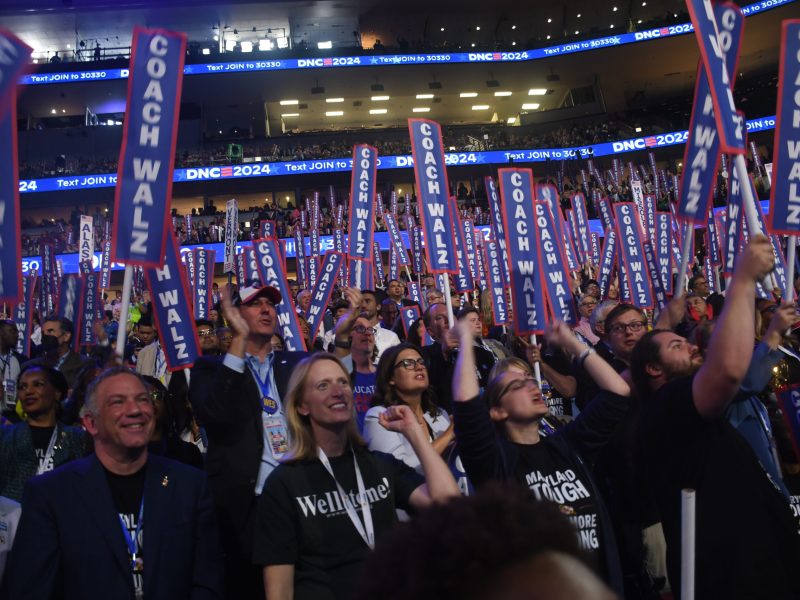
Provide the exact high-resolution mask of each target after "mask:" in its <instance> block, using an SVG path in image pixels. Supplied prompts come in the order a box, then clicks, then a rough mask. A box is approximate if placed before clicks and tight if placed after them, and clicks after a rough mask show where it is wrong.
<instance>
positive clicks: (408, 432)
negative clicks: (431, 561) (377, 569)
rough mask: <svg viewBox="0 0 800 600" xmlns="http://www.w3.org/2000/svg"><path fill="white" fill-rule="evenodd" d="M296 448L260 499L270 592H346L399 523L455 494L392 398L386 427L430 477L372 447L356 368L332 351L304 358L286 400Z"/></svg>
mask: <svg viewBox="0 0 800 600" xmlns="http://www.w3.org/2000/svg"><path fill="white" fill-rule="evenodd" d="M284 403H285V410H286V419H287V425H288V429H289V447H288V449H287V452H286V458H285V459H284V461H283V464H281V465H280V466H278V468H276V469H275V470H274V471H273V472H272V474H271V475H270V476H269V477H268V479H267V481H266V483H265V484H264V490H263V493H262V494H261V498H260V500H259V506H258V511H257V518H256V531H255V552H254V560H255V562H256V564H260V565H262V566H263V567H264V589H265V592H266V595H267V598H269V600H288V599H291V598H297V599H303V598H308V599H317V598H342V599H344V598H349V597H350V596H351V595H352V592H353V588H354V585H355V579H356V577H357V576H358V573H359V569H360V566H361V563H362V561H363V560H364V557H365V556H366V554H367V553H368V552H369V550H370V549H372V548H373V547H374V545H375V540H376V538H379V537H380V536H381V535H382V534H383V533H385V532H386V531H387V530H388V529H389V528H390V527H391V526H392V525H393V524H394V523H395V521H396V515H395V511H396V509H398V508H401V509H404V510H412V511H413V510H415V509H420V508H423V507H425V506H428V505H430V504H431V503H432V502H439V501H443V500H446V499H447V498H449V497H451V496H457V495H458V487H457V486H456V483H455V481H454V480H453V477H452V475H451V474H450V471H449V469H448V468H447V465H446V464H445V463H444V461H443V460H442V459H441V457H440V456H439V455H438V454H437V452H436V451H435V450H434V448H433V446H432V445H431V443H430V442H429V440H428V437H427V436H426V435H425V432H424V431H423V430H422V428H421V427H419V424H418V423H417V419H416V416H415V415H414V413H413V411H412V410H411V409H410V408H409V407H408V406H404V405H400V406H392V407H390V408H389V409H387V410H386V411H385V412H384V413H382V414H381V417H380V419H381V425H382V426H383V427H385V428H386V429H388V430H390V431H396V432H399V433H401V434H403V435H404V436H405V437H406V439H408V441H409V443H410V444H411V446H412V448H413V449H414V452H415V453H416V454H417V457H418V458H419V461H420V464H421V465H422V471H423V473H424V478H423V477H422V476H420V475H419V474H417V473H416V472H415V471H414V470H413V469H411V468H410V467H408V466H406V465H405V464H403V463H402V462H400V461H398V460H396V459H395V458H393V457H391V456H389V455H386V454H382V453H379V452H371V451H369V450H367V449H366V445H365V444H364V441H363V440H362V439H361V436H360V435H359V433H358V427H357V425H356V421H355V418H354V415H353V393H352V389H351V387H350V376H349V374H348V373H347V371H346V370H345V368H344V366H343V365H342V363H341V362H340V361H339V360H338V359H337V358H336V357H335V356H333V355H331V354H325V353H317V354H314V355H312V356H310V357H308V358H307V359H305V360H303V361H301V362H300V363H299V364H298V366H297V368H296V369H295V371H294V373H293V374H292V378H291V380H290V382H289V391H288V393H287V396H286V398H285V400H284Z"/></svg>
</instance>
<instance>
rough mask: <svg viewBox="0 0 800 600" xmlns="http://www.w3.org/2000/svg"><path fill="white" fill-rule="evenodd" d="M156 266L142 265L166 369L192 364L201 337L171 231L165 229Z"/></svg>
mask: <svg viewBox="0 0 800 600" xmlns="http://www.w3.org/2000/svg"><path fill="white" fill-rule="evenodd" d="M161 262H162V263H163V265H162V266H161V267H158V268H155V269H149V268H148V269H145V271H144V274H145V279H146V281H147V289H149V290H150V296H151V298H152V299H153V315H154V316H155V318H156V323H155V324H156V326H157V327H158V333H159V336H160V338H161V347H162V348H163V349H164V355H165V357H166V359H167V369H168V370H169V371H178V370H180V369H185V368H187V367H191V366H192V365H193V364H194V361H195V359H196V358H197V357H198V356H200V338H199V337H198V335H197V328H196V327H195V325H194V315H192V309H191V307H190V306H189V298H190V296H189V288H188V285H187V282H186V276H185V274H184V270H183V268H182V267H181V262H180V255H179V253H178V246H177V245H176V243H175V236H174V235H173V234H172V232H168V233H167V249H166V253H165V255H164V258H163V259H162V261H161Z"/></svg>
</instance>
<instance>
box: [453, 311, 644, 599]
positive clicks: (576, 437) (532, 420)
mask: <svg viewBox="0 0 800 600" xmlns="http://www.w3.org/2000/svg"><path fill="white" fill-rule="evenodd" d="M453 335H456V336H457V337H458V339H459V340H460V341H461V344H460V348H461V350H460V352H459V354H458V359H457V361H456V366H455V372H454V374H453V416H454V419H455V432H456V440H457V441H458V445H459V452H460V455H461V459H462V461H463V462H464V466H465V467H466V470H467V475H468V476H469V478H470V481H471V482H472V484H473V485H475V487H476V488H480V487H481V486H482V485H484V484H486V483H487V482H489V481H492V480H500V481H516V482H518V483H520V484H521V485H524V486H525V487H527V488H529V489H530V490H531V491H532V492H533V494H534V496H536V498H537V499H539V500H549V501H552V502H555V503H556V504H558V505H559V507H560V508H561V510H562V512H564V513H565V514H566V515H567V516H569V517H570V520H572V522H573V524H574V525H575V526H576V530H577V533H578V536H579V539H580V541H581V544H582V546H583V547H584V549H586V550H587V551H589V552H590V553H591V554H592V555H593V556H594V560H595V562H596V564H597V567H598V571H599V573H600V574H601V575H602V576H603V577H604V578H605V580H606V581H607V582H608V583H609V585H610V586H611V587H612V588H613V589H615V590H616V591H617V592H619V593H622V590H623V586H622V576H621V570H620V565H619V557H618V553H617V545H616V541H615V539H614V534H613V529H612V526H611V521H610V517H609V515H608V512H607V510H606V508H605V506H604V504H603V500H602V498H601V496H600V494H599V493H598V490H597V487H596V485H595V483H594V481H593V479H592V475H591V464H592V462H593V460H594V458H595V456H596V455H597V452H598V451H599V450H600V449H601V448H602V447H603V445H604V444H605V443H606V442H607V441H608V439H609V438H610V437H611V435H612V434H613V432H614V430H615V428H616V426H617V425H618V424H619V422H620V421H621V419H622V418H623V416H624V415H625V412H626V410H627V407H628V396H630V387H629V386H628V384H627V383H626V382H625V381H624V380H623V379H622V377H620V376H619V375H618V374H617V373H616V371H614V369H613V368H611V366H610V365H609V364H608V363H607V362H606V361H605V360H603V359H602V358H601V357H599V356H597V354H596V353H595V351H594V350H593V349H592V348H591V347H590V346H588V345H587V344H585V343H584V342H582V341H580V340H578V338H577V337H575V334H574V333H572V331H571V330H570V329H569V327H568V326H567V325H565V324H564V323H562V322H561V321H556V322H555V323H552V324H551V325H550V326H548V330H547V332H546V338H547V341H548V343H549V344H551V346H555V347H560V348H562V349H564V350H565V351H566V352H567V353H569V354H572V355H574V356H575V357H576V360H577V362H578V364H579V365H582V366H583V368H585V369H586V371H587V372H588V373H589V374H590V375H591V376H592V377H593V378H594V379H595V381H596V382H597V384H598V386H599V387H600V388H601V390H604V391H601V392H600V394H599V395H598V396H597V397H596V398H595V400H593V401H592V402H591V403H590V404H589V406H587V408H586V409H585V410H584V411H582V412H581V414H580V415H579V416H578V417H577V418H576V419H575V420H573V421H572V422H570V423H568V424H567V425H565V426H563V427H561V428H560V429H558V430H557V431H555V432H554V433H553V434H551V435H549V436H547V437H544V436H542V435H540V426H541V422H542V418H543V417H545V416H546V415H547V413H548V408H547V404H545V402H544V400H543V398H542V392H541V390H540V389H539V386H538V384H537V382H536V380H535V379H533V378H532V377H530V376H529V375H526V374H524V373H523V372H520V370H519V369H512V370H506V371H504V372H503V373H500V374H499V375H497V376H495V377H494V378H493V379H492V380H491V381H490V382H489V384H488V385H487V387H486V390H485V392H484V394H483V398H480V397H479V392H480V388H479V385H478V380H477V378H476V376H475V357H474V355H473V352H472V345H471V344H470V343H469V341H470V339H471V338H470V336H471V335H472V332H471V330H470V328H469V327H468V326H466V325H464V324H463V323H458V324H457V325H456V327H455V328H454V331H453Z"/></svg>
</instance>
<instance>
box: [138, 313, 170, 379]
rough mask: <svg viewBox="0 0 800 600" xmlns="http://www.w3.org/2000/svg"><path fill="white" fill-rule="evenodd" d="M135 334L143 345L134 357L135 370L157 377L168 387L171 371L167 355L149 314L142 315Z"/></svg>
mask: <svg viewBox="0 0 800 600" xmlns="http://www.w3.org/2000/svg"><path fill="white" fill-rule="evenodd" d="M137 335H138V336H139V340H140V341H141V343H142V344H144V347H143V348H142V349H141V350H139V354H138V355H137V357H136V372H137V373H139V374H140V375H148V376H150V377H155V378H156V379H158V380H159V381H160V382H161V383H162V384H163V385H164V387H169V382H170V381H171V380H172V375H173V374H172V372H170V371H168V370H167V355H166V354H165V353H164V348H162V347H161V341H160V340H159V339H158V331H157V330H156V328H155V327H154V325H153V322H152V320H151V318H150V316H149V315H146V316H143V317H142V318H141V319H140V320H139V323H138V324H137Z"/></svg>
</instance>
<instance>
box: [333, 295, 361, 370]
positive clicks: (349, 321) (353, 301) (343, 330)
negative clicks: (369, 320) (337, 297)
mask: <svg viewBox="0 0 800 600" xmlns="http://www.w3.org/2000/svg"><path fill="white" fill-rule="evenodd" d="M344 297H345V298H347V301H348V303H349V304H350V308H349V309H348V310H347V312H346V313H345V314H343V315H342V316H341V317H339V320H338V321H336V324H335V325H334V327H333V336H334V346H335V347H334V352H333V353H334V354H335V355H336V356H339V357H342V356H347V355H348V354H350V350H349V349H348V348H341V347H339V346H338V345H335V343H336V342H339V343H342V342H349V341H350V332H351V331H352V330H353V325H355V322H356V319H357V318H358V315H359V314H361V291H360V290H358V289H356V288H345V290H344Z"/></svg>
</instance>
